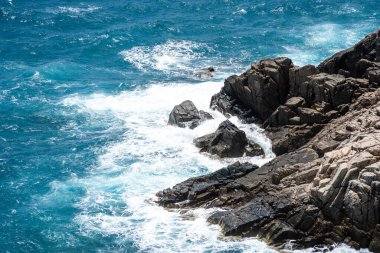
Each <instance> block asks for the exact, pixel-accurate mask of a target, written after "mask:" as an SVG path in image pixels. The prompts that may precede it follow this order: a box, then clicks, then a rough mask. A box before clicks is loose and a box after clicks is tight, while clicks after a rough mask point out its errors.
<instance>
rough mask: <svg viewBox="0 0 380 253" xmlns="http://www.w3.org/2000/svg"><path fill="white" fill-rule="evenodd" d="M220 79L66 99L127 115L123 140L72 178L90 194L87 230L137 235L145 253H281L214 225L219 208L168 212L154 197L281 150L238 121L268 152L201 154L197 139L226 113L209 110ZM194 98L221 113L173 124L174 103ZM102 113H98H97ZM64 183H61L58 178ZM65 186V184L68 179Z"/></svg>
mask: <svg viewBox="0 0 380 253" xmlns="http://www.w3.org/2000/svg"><path fill="white" fill-rule="evenodd" d="M221 85H222V84H221V83H220V82H204V83H200V84H175V85H170V86H168V85H154V86H152V87H150V88H148V89H145V90H136V91H131V92H124V93H122V94H120V95H117V96H106V95H101V94H98V95H93V96H90V97H80V96H76V97H71V98H67V99H65V100H64V102H63V103H64V104H65V105H67V106H72V105H75V106H79V107H80V110H82V111H86V112H88V113H94V114H97V115H99V114H110V113H111V114H113V115H114V116H115V117H116V118H118V119H122V120H123V121H124V124H125V129H126V132H125V134H124V136H123V138H122V140H121V141H120V142H117V143H114V144H111V145H109V146H107V147H105V153H104V154H103V155H101V156H99V163H98V164H99V166H98V167H97V168H94V169H93V170H91V171H90V172H89V175H88V177H85V178H79V179H78V178H73V179H72V180H71V181H69V182H66V184H72V185H75V186H81V187H83V188H85V190H86V196H85V197H83V199H82V200H81V201H80V203H78V204H77V208H80V209H81V210H82V211H81V213H80V214H79V215H77V216H76V218H75V221H76V222H77V224H79V225H80V227H81V233H82V234H83V235H85V236H88V237H93V236H99V234H100V235H102V236H105V237H107V236H115V237H117V238H118V239H117V240H118V241H117V242H116V243H118V244H121V245H122V244H123V243H124V242H125V241H134V242H135V243H136V245H138V248H139V249H140V250H141V251H145V252H220V251H223V250H232V249H234V250H239V251H241V252H253V251H256V252H274V251H273V250H272V249H270V248H269V247H268V246H266V245H265V244H264V243H263V242H260V241H258V240H257V239H255V238H251V239H244V240H242V239H237V238H223V237H221V235H220V228H219V226H215V225H208V224H207V222H206V219H207V217H208V216H209V214H210V213H211V212H213V211H214V210H203V209H197V210H194V211H188V212H186V213H179V212H176V211H168V210H166V209H164V208H161V207H159V206H157V205H156V204H154V202H153V200H154V199H155V193H156V192H157V191H159V190H162V189H164V188H167V187H171V186H173V185H174V184H176V183H179V182H181V181H183V180H186V179H187V178H189V177H192V176H198V175H202V174H205V173H208V172H211V171H215V170H217V169H219V168H221V167H224V166H226V165H228V164H230V163H231V162H233V161H234V160H241V161H245V160H247V161H251V162H254V163H258V164H262V163H264V162H266V161H269V160H270V159H272V158H273V157H274V155H273V153H272V151H271V143H270V141H269V140H268V139H267V138H266V137H265V136H264V135H263V133H262V132H261V131H260V129H259V128H257V127H255V126H252V125H251V126H248V125H243V124H241V123H240V122H239V120H238V119H237V118H231V121H232V122H233V123H235V124H237V125H238V126H239V127H240V128H242V129H244V130H245V131H246V132H247V136H248V138H250V139H253V140H255V141H257V142H258V143H260V144H261V145H262V146H263V148H264V150H265V153H266V158H265V159H263V158H261V157H254V158H245V159H244V158H243V159H223V160H221V159H218V158H216V157H212V156H208V155H205V154H200V153H199V150H198V149H197V148H196V147H195V146H194V145H193V143H192V141H193V139H194V138H196V137H199V136H202V135H204V134H207V133H210V132H213V131H215V129H216V128H217V126H218V125H219V123H220V122H221V121H223V120H225V117H224V116H223V115H221V114H220V113H218V112H215V111H210V110H209V109H208V108H209V101H210V98H211V96H212V95H213V94H214V93H216V92H218V91H219V89H220V87H221ZM186 99H190V100H192V101H193V102H194V104H195V105H196V106H197V108H198V109H200V110H205V111H208V112H210V113H211V114H212V115H213V117H214V118H215V119H214V120H209V121H206V122H205V123H204V124H202V125H200V126H199V127H197V128H195V129H194V130H190V129H183V128H178V127H173V126H168V125H167V120H168V115H169V113H170V111H171V109H172V108H173V106H174V105H176V104H179V103H181V102H182V101H184V100H186ZM97 118H98V117H97ZM55 187H57V184H55ZM62 187H63V186H62Z"/></svg>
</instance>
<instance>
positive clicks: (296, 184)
mask: <svg viewBox="0 0 380 253" xmlns="http://www.w3.org/2000/svg"><path fill="white" fill-rule="evenodd" d="M379 32H380V31H377V32H375V33H372V34H370V35H368V36H367V37H365V38H364V39H363V40H362V41H360V42H359V43H358V44H357V45H355V46H354V47H352V48H350V49H347V50H344V51H342V52H339V53H337V54H335V55H334V56H332V57H331V58H329V59H327V60H325V61H324V62H323V63H321V64H320V65H319V66H318V68H316V67H314V66H310V65H309V66H304V67H297V66H293V64H292V63H291V60H289V59H287V58H278V59H275V60H268V59H266V60H263V61H259V62H258V63H256V64H254V65H252V67H251V69H250V70H248V71H247V72H245V73H243V74H242V75H241V76H232V77H230V78H227V80H226V81H225V84H224V87H223V88H222V90H221V92H220V93H218V94H216V95H214V96H213V98H212V102H211V106H212V107H214V108H215V109H218V110H220V111H222V112H223V113H226V114H232V115H238V116H239V117H241V118H243V119H244V117H246V122H252V119H260V120H261V121H262V122H263V124H262V127H263V128H264V129H265V131H266V133H267V135H268V137H269V138H271V139H272V141H273V150H274V152H275V153H276V154H277V155H278V156H277V157H276V158H275V159H273V160H272V161H270V162H269V163H267V164H265V165H263V166H261V167H260V168H258V167H257V166H254V165H250V164H247V163H245V164H239V163H236V164H233V165H230V166H228V167H227V168H223V169H221V170H219V171H217V172H214V173H211V174H209V175H205V176H201V177H197V178H192V179H189V180H187V181H185V182H183V183H179V184H177V185H176V186H174V187H173V188H171V189H166V190H164V191H162V192H159V193H158V194H157V196H158V199H157V202H158V203H159V204H160V205H162V206H166V207H175V208H182V207H186V208H192V207H206V208H210V207H222V208H223V210H222V211H216V212H215V213H213V214H212V215H211V216H210V217H209V219H208V221H209V222H210V223H214V224H219V225H220V226H221V228H222V232H223V234H224V235H226V236H228V235H234V236H256V235H258V236H259V237H260V238H262V239H264V240H266V241H267V242H269V243H270V244H273V245H275V246H278V247H283V246H284V244H285V243H286V242H287V241H289V240H293V242H294V245H295V246H296V247H300V248H304V247H311V246H315V245H320V244H324V245H333V244H334V243H341V242H342V243H347V244H348V245H351V246H352V247H354V248H369V249H370V250H371V251H373V252H380V89H379V84H380V79H379V73H380V71H379V63H378V62H376V61H375V58H376V55H377V54H378V53H379V52H377V50H378V48H377V47H376V41H377V40H378V34H379ZM259 101H260V102H259Z"/></svg>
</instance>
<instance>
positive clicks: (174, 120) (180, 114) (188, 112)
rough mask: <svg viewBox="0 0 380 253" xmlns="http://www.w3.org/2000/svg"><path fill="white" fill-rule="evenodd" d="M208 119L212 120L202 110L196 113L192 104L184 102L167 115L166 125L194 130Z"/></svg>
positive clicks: (209, 115)
mask: <svg viewBox="0 0 380 253" xmlns="http://www.w3.org/2000/svg"><path fill="white" fill-rule="evenodd" d="M208 119H212V116H211V114H209V113H207V112H204V111H202V110H201V111H198V109H197V108H196V107H195V105H194V103H193V102H191V101H190V100H186V101H184V102H182V103H181V104H179V105H176V106H174V108H173V110H172V111H171V113H170V115H169V121H168V124H169V125H177V126H179V127H183V128H184V127H189V128H190V129H194V128H196V127H197V126H199V125H200V124H201V123H202V122H203V121H205V120H208Z"/></svg>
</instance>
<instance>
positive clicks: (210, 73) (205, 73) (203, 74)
mask: <svg viewBox="0 0 380 253" xmlns="http://www.w3.org/2000/svg"><path fill="white" fill-rule="evenodd" d="M214 72H215V68H214V67H212V66H210V67H208V68H205V69H202V70H200V71H199V72H197V73H195V74H194V75H195V76H196V77H199V78H210V77H214Z"/></svg>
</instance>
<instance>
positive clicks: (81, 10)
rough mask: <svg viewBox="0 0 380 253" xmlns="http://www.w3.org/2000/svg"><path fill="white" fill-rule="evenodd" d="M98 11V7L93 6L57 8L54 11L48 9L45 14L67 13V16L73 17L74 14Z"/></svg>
mask: <svg viewBox="0 0 380 253" xmlns="http://www.w3.org/2000/svg"><path fill="white" fill-rule="evenodd" d="M99 9H100V7H98V6H93V5H89V6H81V7H73V6H58V8H54V9H52V8H48V9H47V12H49V13H54V14H58V13H67V14H71V15H74V14H75V15H79V14H84V13H90V12H94V11H97V10H99Z"/></svg>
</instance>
